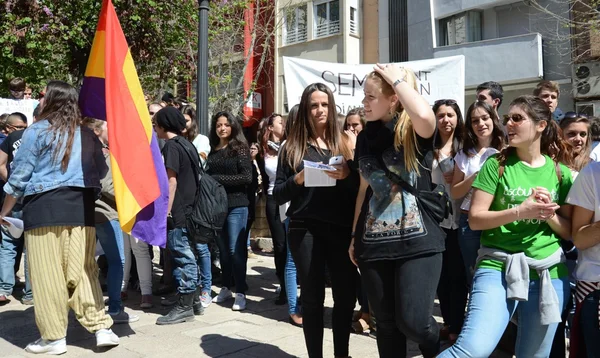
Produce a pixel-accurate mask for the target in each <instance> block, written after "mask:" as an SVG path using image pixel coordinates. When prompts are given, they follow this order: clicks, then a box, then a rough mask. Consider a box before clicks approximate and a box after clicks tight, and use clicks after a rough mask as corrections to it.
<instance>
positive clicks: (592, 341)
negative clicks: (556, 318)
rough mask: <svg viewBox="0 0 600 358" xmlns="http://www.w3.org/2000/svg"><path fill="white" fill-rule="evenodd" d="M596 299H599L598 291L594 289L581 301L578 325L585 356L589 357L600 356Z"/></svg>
mask: <svg viewBox="0 0 600 358" xmlns="http://www.w3.org/2000/svg"><path fill="white" fill-rule="evenodd" d="M598 301H600V291H595V292H592V293H590V294H589V295H588V296H587V297H586V298H585V299H584V300H583V302H582V303H581V318H580V325H581V326H580V327H581V333H582V334H583V342H584V343H585V350H586V353H587V357H590V358H600V344H598V342H600V330H599V329H598Z"/></svg>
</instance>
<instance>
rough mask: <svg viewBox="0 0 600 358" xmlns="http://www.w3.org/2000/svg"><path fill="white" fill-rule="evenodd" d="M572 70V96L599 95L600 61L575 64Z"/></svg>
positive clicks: (586, 96)
mask: <svg viewBox="0 0 600 358" xmlns="http://www.w3.org/2000/svg"><path fill="white" fill-rule="evenodd" d="M572 71H573V97H575V98H576V99H577V98H590V97H600V62H589V63H579V64H575V65H573V67H572Z"/></svg>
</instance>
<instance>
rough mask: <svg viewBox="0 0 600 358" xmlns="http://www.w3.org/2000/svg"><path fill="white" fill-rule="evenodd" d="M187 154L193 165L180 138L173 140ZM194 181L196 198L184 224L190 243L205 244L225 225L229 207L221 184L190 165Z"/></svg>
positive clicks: (198, 168)
mask: <svg viewBox="0 0 600 358" xmlns="http://www.w3.org/2000/svg"><path fill="white" fill-rule="evenodd" d="M174 139H175V141H176V142H177V143H179V145H181V146H182V147H183V149H184V151H185V152H186V153H187V155H188V157H189V159H190V162H191V163H192V164H193V163H194V160H193V156H192V154H191V153H190V150H188V148H186V146H185V144H184V143H182V142H181V140H185V139H180V137H175V138H174ZM192 169H193V171H194V176H195V177H196V178H197V180H196V196H195V198H194V205H193V206H192V210H191V211H190V212H189V213H186V215H185V224H186V228H187V231H188V235H189V238H190V239H191V240H192V242H196V243H200V244H207V243H209V242H210V241H211V240H212V239H215V238H216V237H217V236H218V235H219V234H220V231H221V230H222V229H223V225H225V220H226V219H227V213H228V212H229V206H228V203H227V193H226V192H225V188H224V187H223V185H222V184H220V183H219V182H217V181H216V180H215V179H214V178H213V177H211V176H210V175H208V174H206V172H205V171H204V169H203V168H202V167H201V166H199V165H192Z"/></svg>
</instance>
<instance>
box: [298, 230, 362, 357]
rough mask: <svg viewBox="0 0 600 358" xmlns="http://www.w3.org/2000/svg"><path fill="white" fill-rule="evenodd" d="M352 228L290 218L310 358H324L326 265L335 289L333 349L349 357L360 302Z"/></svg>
mask: <svg viewBox="0 0 600 358" xmlns="http://www.w3.org/2000/svg"><path fill="white" fill-rule="evenodd" d="M350 235H351V229H350V227H341V226H337V225H334V224H328V223H324V222H320V221H316V220H294V219H292V220H290V227H289V232H288V240H289V244H290V250H291V252H292V256H293V258H294V262H295V263H296V270H297V272H298V275H299V277H300V282H302V319H303V326H304V328H303V329H304V339H305V341H306V348H307V351H308V356H309V357H310V358H322V357H323V303H324V301H325V264H327V267H328V268H329V272H330V273H331V286H332V291H333V313H332V326H333V349H334V354H335V356H336V357H346V356H348V343H349V340H350V328H351V324H352V313H353V312H354V306H355V304H356V275H357V271H356V267H355V266H354V265H353V264H352V262H351V261H350V257H349V256H348V247H349V245H350Z"/></svg>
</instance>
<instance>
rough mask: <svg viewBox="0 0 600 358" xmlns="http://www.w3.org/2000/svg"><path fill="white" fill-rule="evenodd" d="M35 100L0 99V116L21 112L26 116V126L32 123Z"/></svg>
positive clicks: (36, 102)
mask: <svg viewBox="0 0 600 358" xmlns="http://www.w3.org/2000/svg"><path fill="white" fill-rule="evenodd" d="M38 103H39V102H38V101H37V100H35V99H10V98H0V114H4V113H8V114H11V113H14V112H21V113H23V114H24V115H25V116H27V124H28V125H29V124H31V123H33V110H34V109H35V107H37V105H38Z"/></svg>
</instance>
